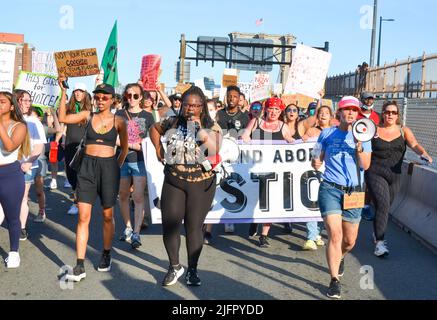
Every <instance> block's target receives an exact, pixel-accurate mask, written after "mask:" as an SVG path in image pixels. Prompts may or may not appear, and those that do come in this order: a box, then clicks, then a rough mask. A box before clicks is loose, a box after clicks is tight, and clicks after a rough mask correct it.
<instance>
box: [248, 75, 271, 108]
mask: <svg viewBox="0 0 437 320" xmlns="http://www.w3.org/2000/svg"><path fill="white" fill-rule="evenodd" d="M269 97H270V75H269V74H268V73H257V74H256V75H255V78H254V80H253V86H252V92H251V94H250V98H251V101H252V102H253V101H261V100H264V99H267V98H269Z"/></svg>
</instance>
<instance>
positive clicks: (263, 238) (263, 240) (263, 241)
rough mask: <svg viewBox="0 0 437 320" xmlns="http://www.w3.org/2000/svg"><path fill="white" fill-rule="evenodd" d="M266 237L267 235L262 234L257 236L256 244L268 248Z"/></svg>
mask: <svg viewBox="0 0 437 320" xmlns="http://www.w3.org/2000/svg"><path fill="white" fill-rule="evenodd" d="M267 239H268V238H267V236H263V235H261V236H260V237H259V243H258V245H259V246H260V247H261V248H269V247H270V243H269V242H268V240H267Z"/></svg>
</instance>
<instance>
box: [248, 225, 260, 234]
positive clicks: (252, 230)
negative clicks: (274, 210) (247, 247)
mask: <svg viewBox="0 0 437 320" xmlns="http://www.w3.org/2000/svg"><path fill="white" fill-rule="evenodd" d="M257 235H258V223H251V224H250V227H249V237H256V236H257Z"/></svg>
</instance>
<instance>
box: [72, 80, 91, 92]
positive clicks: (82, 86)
mask: <svg viewBox="0 0 437 320" xmlns="http://www.w3.org/2000/svg"><path fill="white" fill-rule="evenodd" d="M76 90H81V91H88V90H87V88H86V84H85V83H83V82H76V83H75V84H74V88H73V92H74V91H76Z"/></svg>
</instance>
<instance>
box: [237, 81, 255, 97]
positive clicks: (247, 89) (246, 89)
mask: <svg viewBox="0 0 437 320" xmlns="http://www.w3.org/2000/svg"><path fill="white" fill-rule="evenodd" d="M237 86H238V88H240V91H241V92H242V93H244V95H245V96H246V100H247V101H252V98H251V97H250V94H251V93H252V87H253V83H252V82H238V83H237Z"/></svg>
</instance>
